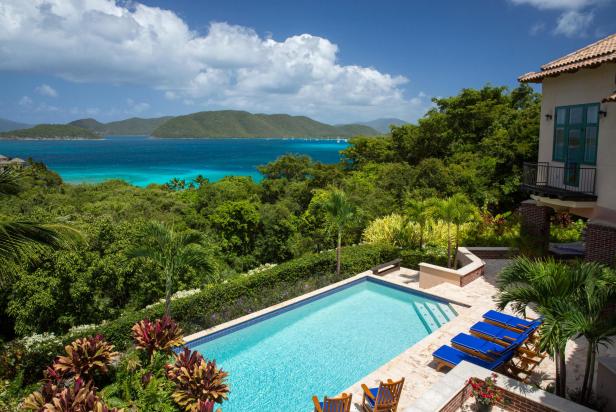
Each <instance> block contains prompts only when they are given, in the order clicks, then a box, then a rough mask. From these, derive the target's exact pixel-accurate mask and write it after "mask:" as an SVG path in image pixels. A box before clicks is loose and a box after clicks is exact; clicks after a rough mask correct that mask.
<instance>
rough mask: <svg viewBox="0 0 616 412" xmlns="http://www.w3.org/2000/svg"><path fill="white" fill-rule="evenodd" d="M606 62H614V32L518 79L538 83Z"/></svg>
mask: <svg viewBox="0 0 616 412" xmlns="http://www.w3.org/2000/svg"><path fill="white" fill-rule="evenodd" d="M608 62H616V33H614V34H612V35H610V36H607V37H606V38H604V39H601V40H599V41H597V42H595V43H593V44H590V45H588V46H586V47H583V48H581V49H580V50H577V51H574V52H573V53H569V54H568V55H566V56H563V57H561V58H558V59H556V60H553V61H551V62H549V63H547V64H544V65H543V66H541V71H539V72H530V73H526V74H524V75H522V76H520V77H519V78H518V80H519V81H521V82H533V83H540V82H541V80H543V79H544V78H545V77H551V76H558V75H559V74H561V73H568V72H575V71H577V70H579V69H582V68H589V67H596V66H599V65H600V64H603V63H608Z"/></svg>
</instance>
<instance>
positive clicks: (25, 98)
mask: <svg viewBox="0 0 616 412" xmlns="http://www.w3.org/2000/svg"><path fill="white" fill-rule="evenodd" d="M18 103H19V105H20V106H30V105H31V104H32V99H31V98H29V97H28V96H22V97H21V99H19V102H18Z"/></svg>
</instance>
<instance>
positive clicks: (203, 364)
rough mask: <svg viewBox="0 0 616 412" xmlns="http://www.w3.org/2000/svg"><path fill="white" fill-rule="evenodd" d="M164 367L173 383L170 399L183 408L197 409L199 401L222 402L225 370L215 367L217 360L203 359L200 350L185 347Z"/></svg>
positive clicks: (226, 393) (225, 396)
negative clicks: (174, 386) (173, 360)
mask: <svg viewBox="0 0 616 412" xmlns="http://www.w3.org/2000/svg"><path fill="white" fill-rule="evenodd" d="M166 369H167V378H168V379H169V380H171V381H172V382H174V383H175V385H176V389H175V391H174V392H173V395H172V397H173V400H174V401H175V402H176V403H177V404H178V405H180V406H181V407H183V408H184V410H186V411H188V412H190V411H194V410H197V409H196V408H197V406H198V404H199V403H200V402H216V403H222V402H223V401H225V400H227V397H228V394H229V386H228V385H227V382H226V381H227V376H228V373H227V372H225V371H223V370H222V369H220V368H218V367H217V366H216V361H211V360H206V359H204V358H203V356H201V354H200V353H199V352H197V351H192V352H191V351H190V349H188V348H184V350H183V351H182V352H180V353H178V354H176V355H175V362H174V363H172V364H170V365H167V367H166Z"/></svg>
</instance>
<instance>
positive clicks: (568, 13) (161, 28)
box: [0, 0, 616, 124]
mask: <svg viewBox="0 0 616 412" xmlns="http://www.w3.org/2000/svg"><path fill="white" fill-rule="evenodd" d="M615 32H616V0H465V1H459V0H455V1H446V0H434V1H408V0H380V1H375V0H309V1H308V0H293V1H289V0H276V1H273V0H272V1H268V0H259V1H254V0H220V1H219V0H173V1H171V0H158V1H157V0H141V1H113V0H27V1H26V0H0V118H5V119H11V120H14V121H20V122H25V123H30V124H35V123H64V122H68V121H72V120H75V119H79V118H86V117H93V118H96V119H97V120H99V121H103V122H108V121H113V120H119V119H125V118H128V117H134V116H136V117H157V116H163V115H179V114H187V113H192V112H197V111H203V110H221V109H234V110H246V111H250V112H253V113H289V114H293V115H306V116H310V117H312V118H314V119H317V120H320V121H324V122H328V123H349V122H356V121H368V120H372V119H376V118H381V117H397V118H401V119H404V120H406V121H410V122H413V121H416V120H417V119H418V118H420V117H421V116H422V115H423V114H424V113H425V112H426V111H427V110H429V108H430V107H431V106H432V105H433V103H432V100H431V99H432V98H434V97H445V96H450V95H454V94H457V93H458V92H459V91H460V90H461V89H463V88H466V87H481V86H483V85H485V84H488V83H489V84H492V85H506V86H509V87H515V86H516V85H517V80H516V79H517V77H518V76H520V75H521V74H523V73H526V72H528V71H534V70H538V69H539V66H540V65H541V64H544V63H547V62H548V61H550V60H552V59H554V58H557V57H560V56H562V55H564V54H566V53H569V52H571V51H574V50H576V49H578V48H580V47H583V46H585V45H587V44H589V43H591V42H594V41H596V40H598V39H600V38H602V37H605V36H607V35H609V34H612V33H615Z"/></svg>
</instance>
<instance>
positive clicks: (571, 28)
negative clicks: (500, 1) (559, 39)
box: [509, 0, 614, 37]
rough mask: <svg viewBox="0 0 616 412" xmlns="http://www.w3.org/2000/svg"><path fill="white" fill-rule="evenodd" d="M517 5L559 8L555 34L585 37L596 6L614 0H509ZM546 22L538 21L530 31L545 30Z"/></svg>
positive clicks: (534, 33)
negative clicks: (559, 12)
mask: <svg viewBox="0 0 616 412" xmlns="http://www.w3.org/2000/svg"><path fill="white" fill-rule="evenodd" d="M509 1H511V2H512V3H513V4H516V5H522V4H526V5H530V6H533V7H536V8H538V9H540V10H559V11H561V14H560V15H559V16H558V19H557V22H556V27H555V28H554V31H553V33H554V34H561V35H564V36H567V37H585V36H587V35H588V28H589V26H590V25H591V23H592V22H593V20H594V17H595V12H594V10H595V8H596V7H597V6H600V5H602V4H605V3H608V2H613V1H614V0H509ZM544 29H545V24H543V23H537V24H535V25H534V26H533V27H531V29H530V31H529V33H530V34H531V36H535V35H537V34H538V33H541V32H543V30H544Z"/></svg>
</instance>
